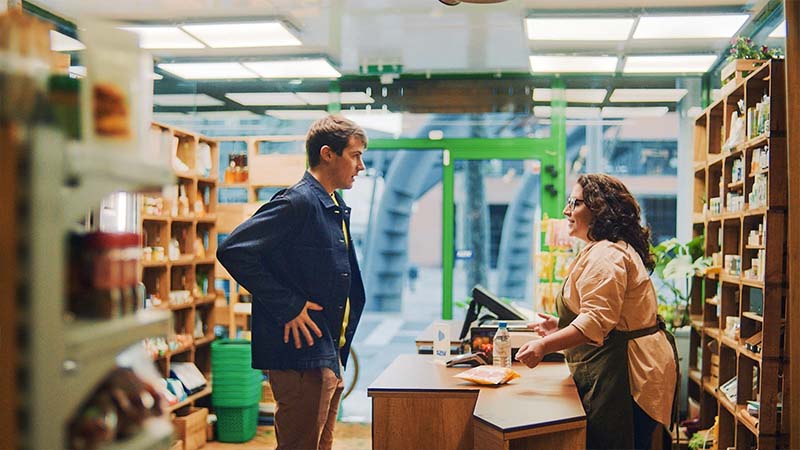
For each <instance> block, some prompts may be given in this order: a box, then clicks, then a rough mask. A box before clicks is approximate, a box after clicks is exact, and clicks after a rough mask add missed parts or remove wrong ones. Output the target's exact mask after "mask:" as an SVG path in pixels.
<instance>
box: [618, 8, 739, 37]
mask: <svg viewBox="0 0 800 450" xmlns="http://www.w3.org/2000/svg"><path fill="white" fill-rule="evenodd" d="M749 17H750V15H749V14H721V15H720V14H716V15H710V14H703V15H697V14H693V15H690V16H642V17H640V18H639V24H638V25H636V31H634V32H633V38H634V39H714V38H729V37H731V36H733V35H734V34H736V32H737V31H739V29H740V28H741V27H742V25H744V23H745V21H747V19H748V18H749Z"/></svg>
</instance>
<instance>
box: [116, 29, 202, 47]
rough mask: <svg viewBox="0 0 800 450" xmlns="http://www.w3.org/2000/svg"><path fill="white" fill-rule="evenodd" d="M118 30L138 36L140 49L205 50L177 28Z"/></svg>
mask: <svg viewBox="0 0 800 450" xmlns="http://www.w3.org/2000/svg"><path fill="white" fill-rule="evenodd" d="M120 29H121V30H125V31H130V32H133V33H136V34H138V35H139V47H141V48H146V49H156V48H205V45H203V43H202V42H200V41H198V40H197V39H195V38H193V37H191V36H189V35H188V34H186V33H184V32H183V31H181V30H180V29H179V28H177V27H162V26H156V27H120Z"/></svg>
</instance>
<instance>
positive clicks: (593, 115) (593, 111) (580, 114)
mask: <svg viewBox="0 0 800 450" xmlns="http://www.w3.org/2000/svg"><path fill="white" fill-rule="evenodd" d="M533 115H534V116H536V117H550V116H551V115H552V108H551V107H549V106H534V107H533ZM566 117H567V119H597V118H599V117H600V108H587V107H581V106H577V107H567V108H566Z"/></svg>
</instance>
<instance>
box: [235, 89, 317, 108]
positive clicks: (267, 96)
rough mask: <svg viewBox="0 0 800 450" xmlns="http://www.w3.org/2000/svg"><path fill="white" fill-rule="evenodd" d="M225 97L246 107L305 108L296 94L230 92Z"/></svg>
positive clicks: (302, 101) (303, 101)
mask: <svg viewBox="0 0 800 450" xmlns="http://www.w3.org/2000/svg"><path fill="white" fill-rule="evenodd" d="M225 97H227V98H229V99H231V100H233V101H235V102H236V103H239V104H240V105H244V106H305V105H306V104H307V103H306V102H305V100H303V99H302V98H300V97H298V96H297V95H295V93H294V92H229V93H227V94H225Z"/></svg>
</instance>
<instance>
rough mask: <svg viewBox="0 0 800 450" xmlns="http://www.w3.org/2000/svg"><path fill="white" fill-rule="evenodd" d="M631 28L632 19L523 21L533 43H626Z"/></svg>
mask: <svg viewBox="0 0 800 450" xmlns="http://www.w3.org/2000/svg"><path fill="white" fill-rule="evenodd" d="M632 26H633V19H632V18H631V19H626V18H588V17H559V18H532V19H525V27H526V29H527V31H528V39H530V40H535V41H626V40H628V35H630V32H631V27H632Z"/></svg>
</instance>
